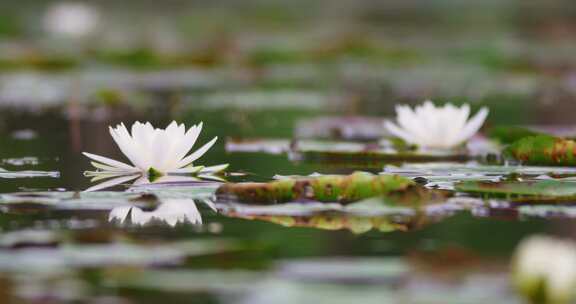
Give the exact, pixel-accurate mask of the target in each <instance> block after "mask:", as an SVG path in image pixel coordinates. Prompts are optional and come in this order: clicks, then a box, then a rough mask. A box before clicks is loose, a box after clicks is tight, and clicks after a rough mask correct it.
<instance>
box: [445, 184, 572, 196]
mask: <svg viewBox="0 0 576 304" xmlns="http://www.w3.org/2000/svg"><path fill="white" fill-rule="evenodd" d="M455 188H456V190H457V191H461V192H467V193H476V194H485V195H489V196H499V197H502V196H504V197H519V198H528V199H534V200H537V201H548V200H571V199H576V182H573V181H561V180H539V181H502V182H482V181H480V182H477V181H465V182H461V183H458V184H456V185H455Z"/></svg>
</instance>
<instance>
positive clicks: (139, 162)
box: [83, 121, 225, 178]
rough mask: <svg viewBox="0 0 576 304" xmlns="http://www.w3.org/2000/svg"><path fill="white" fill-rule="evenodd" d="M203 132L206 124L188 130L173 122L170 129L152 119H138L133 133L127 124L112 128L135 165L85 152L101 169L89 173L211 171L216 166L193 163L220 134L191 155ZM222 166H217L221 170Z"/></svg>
mask: <svg viewBox="0 0 576 304" xmlns="http://www.w3.org/2000/svg"><path fill="white" fill-rule="evenodd" d="M201 131H202V123H199V124H198V125H195V126H192V127H191V128H190V129H188V131H186V128H185V126H184V124H180V125H179V124H177V123H176V122H175V121H173V122H172V123H171V124H170V125H169V126H168V127H167V128H166V129H158V128H154V127H153V126H152V125H151V124H150V123H149V122H147V123H140V122H135V123H134V124H133V125H132V132H131V133H129V132H128V129H126V127H125V126H124V124H119V125H117V126H116V128H112V127H110V135H112V138H113V139H114V141H115V142H116V144H117V145H118V147H119V148H120V150H121V151H122V153H124V155H126V157H127V158H128V159H129V160H130V162H131V165H129V164H126V163H123V162H119V161H117V160H113V159H110V158H107V157H104V156H99V155H95V154H91V153H86V152H83V154H84V155H85V156H87V157H88V158H90V159H92V160H94V161H93V162H92V165H93V166H94V167H96V168H97V169H98V171H95V172H87V174H88V175H91V176H101V177H102V178H109V177H117V176H122V175H138V174H147V173H149V172H152V173H155V174H170V173H176V174H181V173H186V174H202V173H211V172H213V171H215V170H214V168H215V167H202V166H193V165H192V163H193V162H194V161H196V160H198V159H199V158H200V157H202V155H204V153H206V152H207V151H208V150H209V149H210V148H211V147H212V146H213V145H214V143H216V140H217V139H218V138H217V137H214V138H213V139H212V140H211V141H210V142H208V143H207V144H205V145H204V146H202V147H200V148H199V149H198V150H196V151H194V152H193V153H191V154H189V155H187V154H188V152H189V151H190V149H192V146H193V145H194V143H195V142H196V139H198V136H199V135H200V132H201ZM223 166H225V165H222V166H216V167H217V168H218V169H221V167H223Z"/></svg>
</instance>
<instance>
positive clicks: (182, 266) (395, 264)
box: [0, 109, 574, 303]
mask: <svg viewBox="0 0 576 304" xmlns="http://www.w3.org/2000/svg"><path fill="white" fill-rule="evenodd" d="M282 113H283V112H282V111H274V110H265V111H259V112H256V113H250V111H248V112H245V111H244V113H243V111H240V110H238V109H232V110H218V111H217V113H215V112H214V111H212V112H210V111H207V110H202V109H199V110H193V111H191V114H190V113H186V114H184V115H173V114H169V113H167V112H164V113H163V112H162V111H161V110H158V111H156V112H155V113H154V114H153V118H154V120H153V121H154V122H155V123H157V124H159V125H162V124H166V123H167V122H169V121H170V119H173V118H176V119H178V120H179V121H181V122H185V123H187V124H192V123H195V122H197V121H198V120H199V119H200V118H203V119H204V122H205V134H203V135H202V136H201V139H200V142H202V141H206V140H207V139H209V138H210V137H211V136H213V135H217V136H220V138H221V140H220V142H219V143H218V144H217V145H216V146H215V148H214V149H213V150H212V151H211V152H210V153H208V154H207V155H206V156H205V157H203V159H202V163H203V164H206V165H212V164H220V163H230V164H231V166H230V168H229V170H228V171H229V176H228V177H225V178H226V179H228V180H229V181H269V180H271V179H272V178H273V177H274V176H276V175H286V176H288V175H309V174H312V173H315V172H317V173H322V174H351V173H353V172H354V171H356V170H364V171H368V172H373V173H379V172H383V171H387V172H389V173H400V174H403V175H405V176H408V177H410V178H415V177H425V178H427V179H428V182H430V183H434V182H437V183H441V184H442V185H444V186H448V187H449V186H450V183H451V182H452V183H453V182H454V181H458V180H465V179H466V178H465V177H466V176H468V179H472V180H482V179H486V178H487V179H494V178H498V177H499V176H504V175H507V174H509V172H510V171H511V169H510V168H506V167H499V166H491V167H483V166H482V167H481V166H479V165H477V164H470V163H468V165H466V163H460V164H458V163H450V164H446V163H440V164H438V163H430V164H426V163H424V164H417V163H415V164H413V165H410V164H405V165H401V163H398V162H394V163H387V162H386V161H377V162H376V163H370V164H369V165H363V164H357V163H352V164H349V163H341V162H330V161H328V162H317V161H307V160H291V159H292V158H291V157H290V156H289V155H287V154H286V153H279V152H280V151H282V150H281V148H278V149H276V150H275V149H271V150H272V151H267V152H247V151H244V152H233V151H230V150H234V149H233V148H234V147H235V146H231V145H230V144H231V143H236V144H237V143H240V142H239V141H238V140H232V139H230V138H229V137H228V136H229V134H230V133H232V134H234V135H236V136H243V137H244V138H259V137H262V136H265V137H268V138H282V137H285V136H286V134H287V133H290V132H294V131H293V129H294V128H293V127H292V128H290V130H285V129H283V128H277V129H279V131H278V134H277V136H274V134H273V132H272V131H271V130H260V128H259V127H258V126H257V125H258V124H259V123H260V121H261V120H264V122H263V123H262V124H266V123H268V124H271V125H278V124H285V125H290V124H293V125H297V124H298V122H299V121H301V119H305V120H308V121H309V120H310V119H312V118H310V117H308V116H309V115H307V114H309V113H304V114H302V118H300V116H299V115H294V117H289V118H286V117H282V115H283V114H282ZM315 114H316V115H321V114H323V112H322V111H320V112H316V113H315ZM242 115H252V117H251V118H250V119H249V120H248V121H247V122H244V121H242V120H241V121H240V122H239V121H238V120H239V119H240V118H239V117H241V116H242ZM2 116H3V126H2V136H1V140H2V143H1V146H2V147H3V148H2V168H3V169H5V170H6V171H5V172H4V171H3V172H1V173H0V174H2V175H0V178H2V183H1V185H0V187H1V189H0V191H1V192H2V193H4V194H3V195H2V196H1V198H0V200H1V201H2V209H1V210H2V217H1V219H2V220H1V221H0V225H1V226H0V228H1V230H2V235H1V237H0V247H1V250H0V273H1V274H2V278H3V280H5V282H6V284H3V285H2V286H3V287H2V289H3V292H2V295H3V297H4V298H5V299H13V298H19V299H27V300H40V299H43V300H44V299H46V300H54V301H76V300H87V299H90V300H95V301H100V300H101V301H104V302H106V303H107V301H111V302H114V301H120V302H121V301H123V300H126V299H128V300H133V301H136V302H138V303H148V302H149V303H152V302H155V301H157V300H163V301H170V302H171V303H178V302H189V301H190V299H193V302H206V303H245V302H246V303H269V302H271V301H274V302H286V303H296V302H297V303H304V302H306V303H316V302H319V301H320V302H321V301H325V300H327V299H329V300H330V302H335V303H339V302H342V303H347V302H349V301H353V300H357V299H362V301H363V302H367V303H371V302H374V303H376V302H378V303H382V302H385V303H386V302H389V303H397V302H398V301H404V300H405V301H408V302H409V303H439V302H441V303H462V301H465V302H466V303H485V302H486V301H488V300H492V301H494V300H497V301H499V303H504V302H507V303H508V302H509V303H517V302H518V301H519V299H518V298H517V296H516V294H515V292H514V291H513V289H511V288H510V285H509V280H508V278H509V259H510V255H511V253H512V252H513V250H514V248H515V247H516V246H517V244H518V242H519V241H520V240H521V239H523V238H524V237H526V236H528V235H531V234H534V233H543V232H551V233H558V234H570V230H571V227H572V224H571V223H570V222H568V221H567V220H562V219H548V217H549V216H547V215H546V214H547V213H545V212H546V210H544V211H541V212H540V213H538V212H534V210H532V213H533V214H532V215H531V214H530V210H527V211H526V213H525V214H523V213H521V212H520V211H519V210H518V208H512V207H510V206H508V205H506V203H505V201H501V202H500V203H498V202H497V201H494V202H491V203H485V202H482V201H481V200H478V199H474V198H468V201H466V198H460V199H458V198H455V199H454V200H452V201H448V202H446V203H442V204H440V205H433V206H431V207H430V208H426V209H424V210H422V209H420V208H417V209H414V208H404V207H400V208H396V209H394V208H392V209H390V208H389V209H385V210H380V209H382V208H381V207H380V208H378V207H376V208H373V209H370V208H369V209H368V210H369V211H370V212H368V214H367V213H366V212H362V211H358V210H360V209H358V210H356V211H355V209H354V208H348V209H342V205H338V204H336V205H335V204H325V203H320V205H318V203H303V204H302V203H300V204H299V203H296V204H293V205H292V206H289V207H286V206H284V205H271V206H262V205H258V206H253V207H250V205H245V206H242V205H237V204H235V203H230V202H228V201H226V200H218V199H216V200H214V199H213V197H212V194H213V193H214V191H215V190H216V188H217V187H218V185H219V183H217V182H205V183H197V182H189V181H178V180H176V181H171V182H167V183H166V182H162V181H159V182H158V183H156V184H148V185H146V184H144V185H140V186H132V187H130V183H125V184H122V185H118V186H115V187H112V188H110V189H108V190H103V191H100V192H90V193H85V192H81V191H83V190H85V189H87V188H88V187H90V186H92V185H93V184H92V183H91V182H90V179H89V178H87V177H84V176H83V174H82V172H83V171H85V170H87V169H89V167H90V165H89V162H88V160H87V159H86V158H84V157H83V156H82V155H81V154H80V152H81V151H91V152H95V153H99V154H103V155H107V156H117V157H122V156H121V155H120V154H119V152H118V150H117V148H116V146H115V144H114V142H113V141H112V139H111V138H110V137H109V136H108V135H107V126H108V125H111V124H113V122H116V121H124V122H130V121H133V120H135V119H138V118H143V117H142V116H138V114H136V115H134V114H122V113H115V114H114V118H113V119H112V120H110V119H108V118H106V119H104V120H97V121H95V120H93V119H90V115H87V116H86V117H84V118H82V119H79V120H78V121H71V120H69V119H65V118H64V117H62V115H60V114H59V113H50V112H41V113H34V112H32V113H30V112H28V113H26V112H19V111H16V112H10V111H7V112H5V113H3V114H2ZM213 117H214V118H213ZM307 117H308V118H307ZM266 121H268V122H266ZM244 123H246V125H244ZM352 125H354V124H352ZM23 134H24V135H27V136H23ZM226 140H228V150H229V151H228V152H227V151H226V144H225V143H226ZM76 141H77V142H76ZM278 143H279V141H278V140H276V141H268V142H266V141H263V142H260V143H258V142H256V144H258V145H257V146H256V147H254V145H255V144H254V142H252V146H249V148H250V147H251V148H253V149H252V150H256V151H258V150H261V148H262V146H264V147H268V148H273V147H275V145H276V146H281V145H283V144H284V142H282V141H280V144H278ZM236 148H237V146H236ZM248 150H250V149H248ZM269 152H272V153H269ZM385 166H386V169H384V168H385ZM526 168H529V167H525V168H524V169H526ZM533 170H534V172H532V173H531V174H533V176H537V175H541V174H546V173H548V172H551V171H559V173H560V174H567V175H570V174H574V173H573V172H572V170H571V169H570V168H564V169H562V168H555V169H554V168H544V169H538V168H534V169H533ZM563 170H564V171H563ZM529 173H530V172H529ZM127 189H128V190H127ZM126 190H127V192H126ZM150 193H151V194H153V195H154V196H152V197H150ZM206 200H208V201H206ZM543 212H544V213H543ZM559 212H562V210H560V211H559ZM564 212H566V213H567V212H568V211H564ZM542 214H544V218H545V219H543V218H542V216H541V215H542ZM567 214H568V213H567ZM560 218H562V217H560ZM114 303H115V302H114Z"/></svg>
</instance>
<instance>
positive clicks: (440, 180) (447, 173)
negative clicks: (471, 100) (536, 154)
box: [384, 162, 576, 190]
mask: <svg viewBox="0 0 576 304" xmlns="http://www.w3.org/2000/svg"><path fill="white" fill-rule="evenodd" d="M384 172H385V173H389V174H398V175H401V176H405V177H409V178H412V179H414V180H417V181H419V182H421V183H424V184H425V185H426V186H427V187H438V188H441V189H448V190H453V189H454V184H455V183H458V182H462V181H491V182H498V181H502V180H505V179H507V178H509V177H511V176H521V177H522V178H525V179H537V178H544V177H546V178H552V177H559V176H562V177H570V176H575V175H576V168H570V167H532V166H493V165H482V164H479V163H477V162H470V163H464V164H462V163H454V162H447V163H443V162H440V163H422V164H404V165H402V166H393V165H389V166H386V167H384Z"/></svg>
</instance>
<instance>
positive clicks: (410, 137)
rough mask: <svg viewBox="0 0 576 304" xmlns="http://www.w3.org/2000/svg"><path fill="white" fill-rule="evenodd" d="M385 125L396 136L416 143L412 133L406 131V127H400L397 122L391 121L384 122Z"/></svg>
mask: <svg viewBox="0 0 576 304" xmlns="http://www.w3.org/2000/svg"><path fill="white" fill-rule="evenodd" d="M384 127H385V128H386V129H387V130H388V132H390V133H391V134H392V135H394V136H396V137H400V138H401V139H403V140H404V141H406V142H407V143H410V144H414V143H416V141H415V140H414V137H413V135H412V134H410V133H408V132H406V131H405V130H404V129H401V128H400V127H398V126H397V125H396V124H395V123H393V122H390V121H385V122H384Z"/></svg>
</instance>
